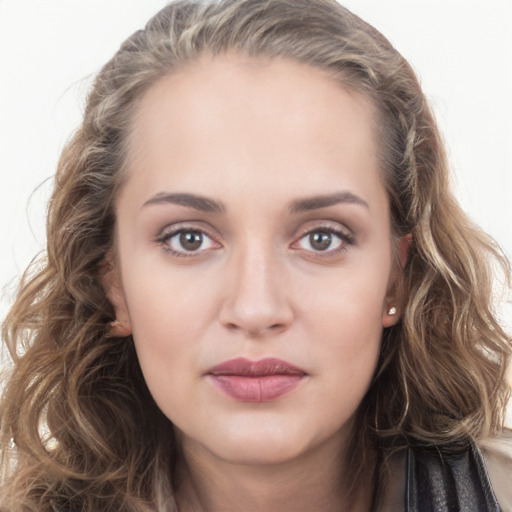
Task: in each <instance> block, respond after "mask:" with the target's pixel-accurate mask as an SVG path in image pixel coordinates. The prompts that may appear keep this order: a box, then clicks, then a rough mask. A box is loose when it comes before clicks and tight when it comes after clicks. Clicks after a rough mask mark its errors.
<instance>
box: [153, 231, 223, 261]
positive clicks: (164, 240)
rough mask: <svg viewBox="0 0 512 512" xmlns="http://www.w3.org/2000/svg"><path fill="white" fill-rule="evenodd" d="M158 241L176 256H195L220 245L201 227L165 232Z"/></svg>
mask: <svg viewBox="0 0 512 512" xmlns="http://www.w3.org/2000/svg"><path fill="white" fill-rule="evenodd" d="M157 241H158V242H159V243H160V244H161V245H162V246H163V247H164V249H165V250H166V251H169V252H170V253H172V254H174V255H175V256H193V255H195V254H198V253H201V252H203V251H207V250H210V249H216V248H219V247H220V245H219V244H218V243H217V242H215V241H214V240H213V239H212V238H211V237H209V236H208V235H207V234H206V233H205V232H204V231H201V230H199V229H189V228H179V229H174V230H171V231H169V232H166V233H163V234H162V236H160V237H159V238H158V239H157Z"/></svg>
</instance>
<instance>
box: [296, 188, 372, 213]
mask: <svg viewBox="0 0 512 512" xmlns="http://www.w3.org/2000/svg"><path fill="white" fill-rule="evenodd" d="M339 203H349V204H357V205H361V206H364V207H366V208H369V206H368V203H367V202H366V201H365V200H364V199H362V198H361V197H359V196H356V195H355V194H353V193H352V192H336V193H335V194H329V195H320V196H313V197H306V198H304V199H297V200H295V201H293V202H292V204H291V205H290V212H291V213H300V212H308V211H311V210H318V209H320V208H327V207H328V206H333V205H335V204H339Z"/></svg>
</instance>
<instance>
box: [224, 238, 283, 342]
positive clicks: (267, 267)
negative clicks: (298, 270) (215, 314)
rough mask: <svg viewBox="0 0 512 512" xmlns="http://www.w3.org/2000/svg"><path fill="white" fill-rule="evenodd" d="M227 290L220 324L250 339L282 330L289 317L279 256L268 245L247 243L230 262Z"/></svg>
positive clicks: (252, 241)
mask: <svg viewBox="0 0 512 512" xmlns="http://www.w3.org/2000/svg"><path fill="white" fill-rule="evenodd" d="M230 266H231V270H232V276H231V283H232V285H231V286H230V290H229V293H228V296H227V299H226V301H225V304H224V308H223V314H222V321H223V323H224V324H225V325H226V326H228V327H230V328H232V329H241V330H243V331H245V332H247V333H250V334H252V335H257V334H260V333H262V332H267V331H269V330H276V329H278V328H281V329H282V328H284V327H285V326H287V325H288V324H289V322H290V321H291V317H292V311H291V305H290V304H289V302H288V300H287V295H286V289H285V288H284V286H283V284H284V283H283V281H284V280H283V268H281V267H282V263H281V261H280V258H279V256H278V255H277V254H276V252H275V251H274V250H272V248H271V247H270V246H269V245H266V244H262V243H256V242H255V241H254V240H251V241H247V243H245V244H243V246H242V247H240V248H239V250H238V251H236V252H235V254H233V260H232V261H231V262H230Z"/></svg>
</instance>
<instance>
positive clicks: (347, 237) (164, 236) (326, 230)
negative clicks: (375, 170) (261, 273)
mask: <svg viewBox="0 0 512 512" xmlns="http://www.w3.org/2000/svg"><path fill="white" fill-rule="evenodd" d="M190 233H195V234H199V235H201V237H203V238H202V242H204V240H205V238H206V239H208V240H209V241H210V244H213V245H215V244H216V245H217V246H218V247H216V248H221V247H222V245H221V244H220V243H219V242H216V241H215V239H214V237H212V236H210V235H209V234H208V233H207V232H206V231H205V230H204V229H203V228H196V227H192V226H190V227H188V226H181V227H176V228H173V229H169V230H164V231H163V232H162V233H161V234H160V235H158V237H157V238H156V240H155V242H156V243H158V244H159V245H160V246H161V247H162V248H163V250H164V251H165V252H167V253H170V254H172V255H173V256H176V257H182V258H190V257H194V256H197V255H199V254H200V253H202V252H205V251H208V250H212V248H206V249H205V248H203V249H199V250H197V251H196V250H186V249H185V248H184V249H183V250H176V249H173V248H172V247H171V246H170V241H171V240H172V239H173V238H174V237H176V236H178V235H183V234H190ZM315 233H322V234H327V235H334V236H335V237H337V238H338V239H339V241H340V245H339V247H337V248H335V249H326V250H325V251H323V250H316V251H315V250H314V249H303V250H305V251H307V252H310V253H312V254H314V256H315V257H320V258H327V257H333V256H337V255H340V254H341V253H343V252H345V251H347V249H348V246H350V245H353V244H354V243H355V240H354V236H353V234H352V233H350V234H349V233H346V232H344V231H342V230H340V229H338V228H334V227H332V226H327V225H324V226H318V227H315V228H312V229H308V230H306V231H304V232H303V233H302V234H301V235H300V237H298V238H297V239H296V241H295V242H293V243H292V244H291V247H292V249H293V248H296V247H294V246H296V245H298V244H299V243H300V242H301V241H302V240H304V239H306V237H308V236H309V237H310V236H311V235H313V234H315ZM180 243H181V242H180ZM297 249H300V247H297Z"/></svg>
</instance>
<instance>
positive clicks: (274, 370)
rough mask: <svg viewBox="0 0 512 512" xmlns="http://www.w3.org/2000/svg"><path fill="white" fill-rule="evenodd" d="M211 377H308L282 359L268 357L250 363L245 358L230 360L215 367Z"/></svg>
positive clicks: (212, 369)
mask: <svg viewBox="0 0 512 512" xmlns="http://www.w3.org/2000/svg"><path fill="white" fill-rule="evenodd" d="M207 373H208V374H209V375H214V376H221V375H228V376H229V375H239V376H243V377H266V376H270V375H306V372H305V371H304V370H301V369H300V368H297V367H296V366H294V365H293V364H290V363H288V362H286V361H283V360H281V359H276V358H273V357H267V358H265V359H260V360H259V361H250V360H249V359H245V358H244V357H238V358H236V359H230V360H229V361H225V362H223V363H220V364H218V365H217V366H214V367H213V368H211V369H210V370H208V372H207Z"/></svg>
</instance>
